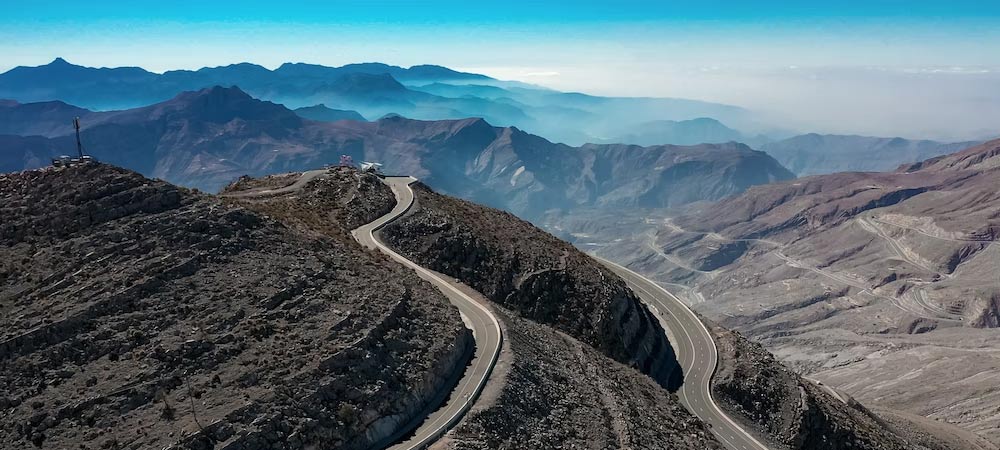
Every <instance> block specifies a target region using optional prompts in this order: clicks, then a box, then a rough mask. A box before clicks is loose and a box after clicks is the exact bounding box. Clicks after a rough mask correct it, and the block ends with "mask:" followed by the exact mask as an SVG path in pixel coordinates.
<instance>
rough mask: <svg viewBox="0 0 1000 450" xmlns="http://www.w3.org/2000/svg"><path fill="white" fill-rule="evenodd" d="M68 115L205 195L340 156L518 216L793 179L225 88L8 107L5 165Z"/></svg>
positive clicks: (152, 169) (114, 158)
mask: <svg viewBox="0 0 1000 450" xmlns="http://www.w3.org/2000/svg"><path fill="white" fill-rule="evenodd" d="M74 115H78V116H82V118H83V119H82V120H83V121H84V130H83V140H84V145H85V146H86V147H87V149H88V151H89V152H90V153H91V154H93V155H94V156H95V157H97V158H98V159H100V160H103V161H107V162H110V163H114V164H118V165H121V166H124V167H128V168H131V169H134V170H137V171H139V172H141V173H143V174H145V175H147V176H153V177H158V178H162V179H165V180H168V181H170V182H173V183H177V184H181V185H185V186H190V187H198V188H201V189H203V190H207V191H216V190H218V189H219V188H221V187H222V186H224V185H225V184H227V183H228V182H230V181H232V180H234V179H235V178H237V177H239V176H241V175H244V174H248V175H251V176H259V175H265V174H271V173H277V172H285V171H297V170H303V169H309V168H315V167H319V166H322V165H323V164H327V163H331V162H336V161H337V160H338V159H339V156H340V155H341V154H347V155H351V156H352V157H353V158H354V160H355V161H360V160H374V161H379V162H382V163H384V164H385V169H386V170H387V171H388V172H391V173H405V174H410V175H413V176H416V177H419V178H421V179H422V180H424V181H425V182H426V183H427V184H429V185H430V186H432V187H434V188H435V189H439V190H442V191H445V192H449V193H452V194H455V195H458V196H461V197H464V198H468V199H472V200H476V201H480V202H483V203H486V204H489V205H492V206H496V207H501V208H504V209H508V210H510V211H512V212H515V213H518V214H521V215H522V216H524V217H533V216H535V215H537V214H540V213H542V212H544V211H547V210H552V209H559V208H572V207H578V206H602V205H615V206H627V205H634V206H643V207H662V206H677V205H681V204H686V203H690V202H694V201H699V200H714V199H718V198H721V197H723V196H726V195H729V194H733V193H738V192H742V191H743V190H745V189H747V188H748V187H750V186H752V185H757V184H763V183H769V182H773V181H779V180H787V179H790V178H792V177H793V175H792V173H791V172H789V171H788V170H786V169H785V168H783V167H782V166H781V165H780V164H778V163H777V162H776V161H775V160H774V159H772V158H771V157H769V156H767V155H766V154H764V153H763V152H758V151H754V150H752V149H750V148H749V147H747V146H745V145H743V144H737V143H728V144H702V145H698V146H687V147H685V146H673V145H662V146H651V147H640V146H634V145H620V144H618V145H597V144H588V145H584V146H582V147H571V146H568V145H564V144H555V143H552V142H550V141H548V140H546V139H543V138H541V137H539V136H536V135H532V134H529V133H526V132H524V131H522V130H520V129H518V128H514V127H494V126H492V125H490V124H489V123H487V122H486V121H485V120H483V119H464V120H443V121H418V120H411V119H405V118H402V117H398V116H396V117H389V118H384V119H381V120H378V121H376V122H358V121H349V120H348V121H336V122H320V121H313V120H308V119H303V118H302V117H300V116H299V115H297V114H296V113H295V112H293V111H291V110H289V109H287V108H285V107H284V106H282V105H278V104H275V103H271V102H267V101H261V100H257V99H254V98H252V97H251V96H250V95H248V94H246V93H245V92H243V91H242V90H240V89H238V88H223V87H213V88H208V89H203V90H200V91H195V92H185V93H182V94H180V95H178V96H177V97H175V98H173V99H171V100H168V101H166V102H161V103H157V104H154V105H151V106H146V107H142V108H136V109H130V110H123V111H110V112H92V111H88V110H83V109H81V108H78V107H75V106H71V105H68V104H66V103H62V102H47V103H36V104H16V103H10V102H8V103H7V104H6V106H2V107H0V117H2V118H4V119H5V120H4V121H3V125H2V126H3V128H0V133H6V134H8V136H3V137H0V140H2V147H3V149H4V152H3V153H2V154H0V170H2V171H15V170H21V169H25V168H31V167H38V166H42V165H45V164H47V163H48V160H49V158H50V157H53V156H57V155H58V154H60V153H69V152H70V151H72V149H73V148H74V142H73V137H72V135H71V134H72V132H73V130H72V128H71V127H70V126H69V121H68V120H67V119H68V118H69V117H71V116H74ZM12 135H19V136H12ZM29 135H41V136H29Z"/></svg>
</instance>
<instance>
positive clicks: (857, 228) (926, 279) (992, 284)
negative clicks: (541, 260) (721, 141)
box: [564, 141, 1000, 443]
mask: <svg viewBox="0 0 1000 450" xmlns="http://www.w3.org/2000/svg"><path fill="white" fill-rule="evenodd" d="M998 170H1000V141H992V142H988V143H986V144H983V145H981V146H977V147H973V148H970V149H968V150H964V151H961V152H958V153H955V154H952V155H947V156H944V157H937V158H933V159H930V160H927V161H924V162H921V163H916V164H909V165H906V166H904V167H901V168H900V169H899V170H898V171H896V172H887V173H839V174H832V175H823V176H815V177H807V178H802V179H798V180H795V181H792V182H785V183H776V184H771V185H766V186H759V187H754V188H751V189H750V190H749V191H748V192H746V193H744V194H741V195H738V196H734V197H731V198H729V199H726V200H723V201H721V202H718V203H716V204H712V205H708V206H704V207H700V206H699V207H695V208H693V209H692V210H690V211H688V212H687V214H681V215H679V216H677V215H676V214H670V213H665V214H660V215H659V216H655V215H650V214H645V215H644V216H643V217H635V218H629V217H628V216H627V214H622V216H621V217H619V218H618V219H617V221H616V222H615V226H613V227H612V226H608V227H607V228H604V229H602V228H598V227H595V228H593V229H591V230H590V236H589V237H587V238H585V239H586V240H587V241H591V242H595V243H597V244H600V243H601V242H611V241H612V240H615V239H620V240H619V241H618V242H616V243H615V245H606V246H600V245H595V246H592V247H590V248H594V249H596V250H598V251H601V252H603V253H604V254H605V255H607V256H609V257H612V258H617V259H618V260H619V261H622V262H625V263H628V264H630V265H631V266H632V267H634V268H636V269H639V270H641V271H643V272H645V273H647V274H649V275H651V276H653V277H655V278H656V279H658V280H660V281H663V282H665V283H675V284H676V285H675V286H674V287H673V288H675V289H677V291H678V292H679V293H683V294H684V295H686V297H687V298H688V299H689V301H690V302H691V303H694V306H695V308H697V309H698V310H699V311H701V312H702V313H703V314H705V315H706V316H708V317H710V318H712V319H714V320H717V321H719V322H720V323H721V324H722V325H723V326H726V327H728V328H733V329H736V330H738V331H740V332H742V333H744V334H746V335H747V336H749V337H751V338H752V339H754V340H757V341H759V342H761V343H762V344H764V345H765V346H766V347H767V348H768V349H769V350H771V351H772V352H773V353H775V355H776V356H777V357H778V358H779V359H781V360H783V361H784V362H785V363H786V364H788V365H790V366H791V367H792V368H793V369H794V370H796V371H797V372H800V373H803V374H807V375H809V376H810V377H811V378H815V379H817V380H820V381H822V382H823V383H825V384H827V385H829V386H833V387H836V388H837V389H840V390H842V391H844V392H846V393H848V394H850V395H852V396H853V397H855V398H856V399H858V400H859V401H860V402H862V403H863V404H865V405H867V406H870V407H873V408H878V409H883V408H884V409H894V410H900V411H903V412H905V413H909V414H913V415H917V416H922V417H929V418H931V419H936V420H938V421H941V423H942V424H944V423H951V424H957V425H960V426H962V427H963V428H965V429H966V430H970V431H974V432H977V433H980V434H982V435H983V436H984V437H987V438H989V439H990V440H992V441H993V442H994V443H1000V434H998V431H997V428H996V426H995V424H996V423H997V421H998V420H1000V410H998V407H1000V390H998V389H997V385H998V384H997V383H998V382H1000V347H998V345H997V342H1000V340H998V339H1000V329H998V328H997V324H998V320H997V317H1000V309H998V305H1000V301H998V298H1000V280H998V279H997V270H996V268H997V267H998V266H1000V246H998V245H996V240H997V238H998V236H1000V194H998V192H1000V172H998ZM581 223H582V222H581ZM564 224H568V222H564ZM601 236H606V237H605V238H603V239H602V238H601ZM581 241H582V239H581Z"/></svg>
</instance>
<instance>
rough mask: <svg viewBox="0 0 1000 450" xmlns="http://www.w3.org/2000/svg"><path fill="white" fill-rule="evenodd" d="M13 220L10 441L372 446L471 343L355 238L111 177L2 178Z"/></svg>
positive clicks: (7, 321) (444, 312)
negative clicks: (334, 236) (307, 230)
mask: <svg viewBox="0 0 1000 450" xmlns="http://www.w3.org/2000/svg"><path fill="white" fill-rule="evenodd" d="M346 180H347V179H346V178H345V179H344V180H342V181H345V182H346ZM336 181H337V180H330V181H328V182H329V183H336ZM356 181H357V180H355V179H351V184H350V185H349V186H348V185H344V186H341V188H342V189H341V190H342V191H343V192H350V191H351V190H353V189H356V188H357V184H356ZM360 203H361V202H360V201H355V202H353V203H352V202H351V201H347V202H344V206H343V209H344V214H343V215H333V216H330V217H329V218H330V219H331V220H339V218H351V217H353V218H354V219H352V220H364V218H365V217H368V216H370V215H372V214H377V210H379V209H380V208H382V207H383V206H381V205H379V204H378V202H375V203H374V204H360ZM390 207H391V204H390ZM336 223H337V225H336V226H337V227H341V228H342V227H345V226H350V225H351V223H350V221H346V222H336ZM0 224H2V225H0V374H2V378H3V380H4V382H3V383H0V408H2V409H3V411H4V414H0V447H3V448H10V449H18V448H35V447H41V448H92V449H96V448H190V449H205V448H226V449H264V448H279V447H280V448H329V449H334V448H336V449H361V448H368V447H369V446H371V445H372V444H373V443H375V442H378V441H380V440H381V439H383V438H385V437H387V436H389V435H390V434H391V433H392V432H394V431H395V430H396V428H397V427H398V425H399V424H400V423H405V422H408V421H409V420H410V419H411V418H412V417H414V416H415V415H416V414H420V413H422V410H423V408H424V407H425V405H426V403H427V402H428V401H430V399H432V398H433V397H434V396H435V395H436V394H437V393H438V392H439V391H440V390H441V388H442V386H443V385H444V384H445V383H446V380H447V379H448V378H449V377H450V376H451V375H452V373H453V370H454V369H455V368H456V367H462V366H463V364H464V360H465V358H467V357H468V352H469V350H470V348H471V345H472V340H471V336H470V335H469V332H468V330H467V329H466V328H465V327H464V325H463V324H462V322H461V319H460V317H459V315H458V312H457V311H456V310H455V309H454V308H452V307H451V306H450V305H449V304H448V303H447V301H446V300H445V299H444V297H443V296H441V295H440V293H438V292H437V291H436V290H435V289H433V288H432V287H431V286H430V285H428V284H426V283H424V282H422V281H421V280H419V278H417V277H416V276H415V275H414V274H413V273H412V272H410V271H407V270H405V269H403V268H402V267H401V266H398V265H395V264H392V263H389V262H387V261H386V260H385V259H384V258H382V257H380V256H378V255H375V254H373V253H370V252H367V251H365V250H363V249H361V248H360V246H358V245H357V244H354V243H353V241H350V240H348V239H332V238H330V237H327V236H323V235H321V234H318V233H305V232H302V231H300V230H297V229H296V227H295V226H294V225H295V224H291V225H293V226H288V225H286V224H284V223H282V222H278V221H275V220H274V219H272V218H268V217H265V216H263V215H261V214H259V213H257V212H254V211H251V210H248V209H246V208H244V207H241V206H238V205H233V204H229V203H224V202H221V201H219V200H218V199H216V198H214V197H211V196H205V195H201V194H197V193H193V192H191V191H188V190H185V189H182V188H177V187H174V186H171V185H169V184H166V183H164V182H160V181H154V180H149V179H145V178H143V177H141V176H140V175H138V174H135V173H133V172H129V171H126V170H122V169H118V168H114V167H111V166H106V165H100V164H94V165H87V166H81V167H74V168H70V169H66V170H51V169H46V170H41V171H32V172H25V173H20V174H12V175H2V176H0Z"/></svg>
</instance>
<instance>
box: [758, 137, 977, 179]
mask: <svg viewBox="0 0 1000 450" xmlns="http://www.w3.org/2000/svg"><path fill="white" fill-rule="evenodd" d="M977 144H979V142H955V143H944V142H936V141H926V140H910V139H903V138H899V137H897V138H880V137H869V136H843V135H832V134H827V135H820V134H815V133H812V134H803V135H800V136H794V137H791V138H788V139H783V140H780V141H776V142H769V143H766V144H763V145H761V146H760V147H756V148H759V149H760V150H762V151H764V152H767V154H768V155H771V156H773V157H774V159H777V160H778V161H779V162H781V164H782V165H783V166H785V167H787V168H788V169H789V170H791V171H792V172H795V173H796V174H798V175H799V176H808V175H821V174H828V173H835V172H848V171H863V172H878V171H890V170H893V169H895V168H896V167H898V166H899V165H901V164H904V163H914V162H917V161H923V160H925V159H928V158H932V157H935V156H939V155H945V154H948V153H953V152H956V151H959V150H962V149H965V148H968V147H972V146H974V145H977Z"/></svg>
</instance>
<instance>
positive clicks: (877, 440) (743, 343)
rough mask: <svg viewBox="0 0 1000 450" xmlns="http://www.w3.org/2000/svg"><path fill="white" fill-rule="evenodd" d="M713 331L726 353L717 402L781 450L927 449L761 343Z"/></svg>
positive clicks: (716, 387)
mask: <svg viewBox="0 0 1000 450" xmlns="http://www.w3.org/2000/svg"><path fill="white" fill-rule="evenodd" d="M712 332H713V334H714V335H715V339H716V343H717V345H718V347H719V352H720V354H721V355H722V357H721V358H720V361H721V364H720V366H719V369H718V370H717V373H716V376H715V378H714V379H713V384H712V392H713V395H714V397H715V399H716V401H718V402H719V403H720V405H721V406H722V407H723V408H724V409H726V410H727V411H729V412H730V413H731V414H733V415H734V416H735V417H737V418H739V419H741V420H743V421H744V422H746V423H750V424H752V425H755V428H757V429H758V430H760V431H761V432H763V434H764V435H765V436H767V437H768V438H770V440H772V441H773V442H774V444H775V446H776V447H778V448H785V449H809V450H839V449H899V450H902V449H910V450H917V449H926V447H923V446H921V445H918V444H914V443H910V442H907V441H906V439H905V438H903V437H902V436H900V435H898V434H897V433H896V432H895V430H893V429H892V428H888V427H886V426H885V424H884V422H882V421H881V420H880V419H879V418H877V417H876V416H875V415H874V414H872V413H871V412H869V411H868V410H866V409H865V408H864V406H862V405H861V404H859V403H857V402H855V401H853V400H852V399H849V398H838V395H839V394H836V392H835V391H827V390H824V389H823V388H822V387H820V386H818V385H816V384H815V383H813V382H810V381H806V380H804V379H802V378H801V377H799V376H798V375H796V374H795V373H794V372H792V371H790V370H788V369H786V368H785V367H784V366H782V365H781V363H779V362H778V361H776V360H775V359H774V356H772V355H771V354H770V353H768V352H767V350H765V349H764V348H763V347H761V346H760V345H759V344H754V343H751V342H749V341H747V340H746V339H744V338H743V337H742V336H740V335H739V334H737V333H735V332H732V331H729V330H726V329H723V328H720V327H717V326H716V327H713V329H712Z"/></svg>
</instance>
